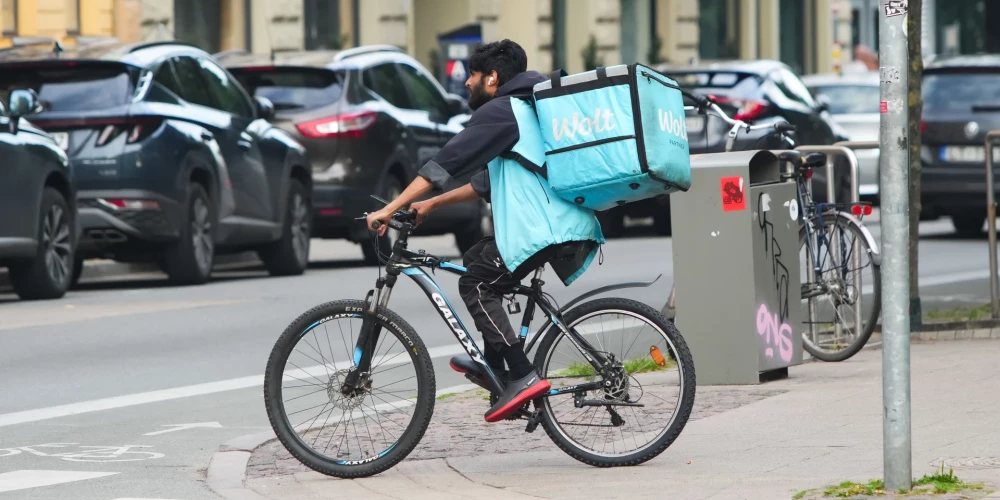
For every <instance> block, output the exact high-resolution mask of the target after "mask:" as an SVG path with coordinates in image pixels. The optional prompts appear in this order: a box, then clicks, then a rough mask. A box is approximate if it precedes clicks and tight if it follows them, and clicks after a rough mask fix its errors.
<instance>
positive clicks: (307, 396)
mask: <svg viewBox="0 0 1000 500" xmlns="http://www.w3.org/2000/svg"><path fill="white" fill-rule="evenodd" d="M364 307H365V304H364V302H363V301H360V300H342V301H337V302H329V303H326V304H322V305H319V306H317V307H315V308H313V309H311V310H309V311H308V312H306V313H304V314H302V315H301V316H299V317H298V318H297V319H296V320H295V321H294V322H292V324H291V325H289V327H288V328H287V329H285V331H284V333H282V334H281V337H280V338H278V341H277V343H276V344H275V345H274V348H273V350H272V351H271V356H270V358H269V359H268V361H267V370H266V372H265V374H264V403H265V405H266V409H267V416H268V419H270V421H271V427H272V428H273V429H274V432H275V434H276V435H277V436H278V439H279V440H280V441H281V444H283V445H284V446H285V449H287V450H288V452H289V453H291V454H292V456H294V457H295V458H297V459H298V460H299V461H300V462H302V463H303V464H305V465H306V466H307V467H309V468H311V469H313V470H315V471H317V472H320V473H322V474H326V475H330V476H336V477H341V478H353V477H363V476H370V475H373V474H378V473H379V472H382V471H384V470H386V469H388V468H390V467H392V466H393V465H395V464H396V463H398V462H399V461H400V460H402V459H404V458H406V456H407V455H408V454H409V453H410V452H411V451H413V448H414V447H415V446H416V445H417V443H418V442H419V441H420V438H422V437H423V435H424V431H426V430H427V425H428V424H429V423H430V420H431V414H432V413H433V412H434V369H433V366H432V365H431V358H430V355H428V353H427V349H425V348H424V343H423V341H421V340H420V337H418V336H417V334H416V333H415V332H414V330H413V327H411V326H410V325H409V324H408V323H407V322H406V321H405V320H403V318H400V317H399V316H398V315H397V314H396V313H394V312H392V311H389V310H386V309H379V310H378V311H377V312H376V314H375V316H374V318H372V319H371V320H373V321H375V322H376V324H377V326H378V327H380V330H381V331H380V334H379V337H378V341H377V344H376V348H375V351H374V353H373V355H372V362H371V369H370V370H369V373H368V374H362V390H360V391H358V393H350V394H347V395H345V394H344V393H343V392H342V391H341V386H342V384H343V382H344V379H345V377H346V375H347V373H348V372H350V371H351V369H352V368H354V359H355V353H354V347H355V345H356V342H357V336H358V334H359V333H360V332H361V326H362V323H363V321H364V319H363V317H362V314H361V312H362V311H363V310H364Z"/></svg>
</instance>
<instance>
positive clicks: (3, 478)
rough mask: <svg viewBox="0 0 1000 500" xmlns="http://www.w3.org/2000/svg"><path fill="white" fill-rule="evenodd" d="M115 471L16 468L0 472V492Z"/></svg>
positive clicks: (80, 479) (104, 474)
mask: <svg viewBox="0 0 1000 500" xmlns="http://www.w3.org/2000/svg"><path fill="white" fill-rule="evenodd" d="M115 474H118V473H117V472H84V471H68V470H16V471H12V472H4V473H3V474H0V493H2V492H5V491H17V490H26V489H28V488H38V487H40V486H52V485H55V484H62V483H71V482H73V481H83V480H85V479H96V478H99V477H105V476H113V475H115Z"/></svg>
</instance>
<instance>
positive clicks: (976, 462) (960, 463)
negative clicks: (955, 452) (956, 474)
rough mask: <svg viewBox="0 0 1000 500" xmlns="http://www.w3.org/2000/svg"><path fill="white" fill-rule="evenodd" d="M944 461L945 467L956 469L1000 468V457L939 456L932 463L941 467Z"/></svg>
mask: <svg viewBox="0 0 1000 500" xmlns="http://www.w3.org/2000/svg"><path fill="white" fill-rule="evenodd" d="M942 461H943V462H944V465H945V467H952V468H955V469H1000V457H956V458H939V459H937V460H935V461H933V462H931V465H933V466H935V467H940V466H941V462H942Z"/></svg>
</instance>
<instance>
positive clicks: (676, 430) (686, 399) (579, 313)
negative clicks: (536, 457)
mask: <svg viewBox="0 0 1000 500" xmlns="http://www.w3.org/2000/svg"><path fill="white" fill-rule="evenodd" d="M602 311H607V312H608V313H612V312H614V311H626V312H630V313H633V314H636V315H638V316H639V317H641V318H643V319H644V320H646V321H648V322H649V323H650V324H652V325H655V326H656V327H657V328H658V329H659V330H660V331H661V332H662V333H663V334H664V335H665V336H666V337H667V339H668V340H669V342H670V344H671V346H672V347H673V351H674V352H672V353H669V354H670V357H671V358H673V359H674V361H676V362H677V364H678V368H679V372H680V374H681V382H682V388H681V395H680V396H681V397H680V401H679V404H678V406H677V409H676V416H675V418H673V419H672V420H671V421H670V424H669V425H668V426H667V427H666V428H665V430H664V431H663V433H662V434H661V435H659V437H657V438H656V439H655V440H653V441H652V442H651V443H649V444H647V445H646V446H645V447H643V448H642V449H639V450H636V451H635V452H633V453H631V454H628V455H623V456H618V457H608V456H601V455H598V454H595V453H592V452H590V451H589V450H586V449H583V448H581V447H580V446H578V445H577V444H575V443H574V442H573V441H571V440H570V439H567V438H566V437H565V436H564V435H563V434H562V433H561V432H559V430H558V429H556V426H557V425H559V424H558V422H557V421H556V419H555V417H554V416H553V415H552V414H551V413H549V412H548V411H547V410H546V406H545V403H544V401H543V400H542V399H537V400H535V402H534V404H535V408H536V409H537V410H538V411H539V414H540V417H541V423H542V426H543V427H544V428H545V432H546V433H547V434H548V435H549V438H551V439H552V441H553V442H555V444H556V445H557V446H559V448H560V449H562V450H563V451H564V452H565V453H567V454H568V455H569V456H571V457H573V458H575V459H576V460H579V461H580V462H583V463H585V464H588V465H592V466H596V467H617V466H628V465H638V464H641V463H643V462H646V461H648V460H651V459H653V458H655V457H656V456H658V455H659V454H660V453H663V451H664V450H666V449H667V448H668V447H669V446H670V445H671V444H672V443H673V442H674V440H676V439H677V437H678V436H679V435H680V433H681V431H682V430H684V426H685V425H686V424H687V421H688V418H689V417H690V416H691V411H692V410H693V409H694V398H695V369H694V361H693V359H692V357H691V351H690V350H689V349H688V346H687V343H686V342H685V341H684V338H683V337H682V336H681V334H680V332H679V331H678V330H677V327H676V326H675V325H674V323H673V322H671V321H670V320H668V319H667V318H666V317H665V316H664V315H663V314H662V313H660V312H659V311H657V310H655V309H653V308H652V307H650V306H648V305H646V304H643V303H641V302H637V301H635V300H630V299H625V298H617V297H615V298H602V299H596V300H591V301H588V302H584V303H583V304H580V305H578V306H576V307H573V308H572V309H570V310H569V311H568V312H566V313H565V315H564V317H563V322H564V323H565V324H566V325H568V326H569V327H572V326H573V325H574V324H575V323H576V322H577V321H578V320H580V319H581V318H587V317H593V316H595V315H596V313H600V312H602ZM550 328H551V329H556V328H557V327H555V326H552V327H550ZM560 336H561V333H560V332H559V331H558V330H550V331H549V332H548V333H547V335H546V336H545V337H544V338H543V339H542V340H541V343H540V344H539V346H538V350H537V351H536V353H535V360H534V364H535V367H536V368H537V369H538V370H539V373H540V374H542V376H546V375H545V373H546V366H545V360H546V359H547V358H548V352H549V350H550V349H552V347H553V346H554V345H555V341H556V339H557V338H559V337H560Z"/></svg>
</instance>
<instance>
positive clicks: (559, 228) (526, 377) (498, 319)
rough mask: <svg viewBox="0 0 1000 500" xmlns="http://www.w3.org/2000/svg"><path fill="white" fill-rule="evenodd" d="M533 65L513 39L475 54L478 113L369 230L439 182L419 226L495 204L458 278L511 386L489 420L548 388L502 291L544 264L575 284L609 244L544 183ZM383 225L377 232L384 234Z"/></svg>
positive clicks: (456, 361)
mask: <svg viewBox="0 0 1000 500" xmlns="http://www.w3.org/2000/svg"><path fill="white" fill-rule="evenodd" d="M527 65H528V59H527V56H526V55H525V53H524V50H523V49H522V48H521V47H520V46H519V45H518V44H516V43H514V42H512V41H510V40H502V41H499V42H493V43H489V44H486V45H482V46H480V47H478V48H477V49H476V50H475V51H474V52H473V54H472V56H471V57H470V58H469V70H470V76H469V79H468V80H466V82H465V86H466V88H468V89H469V107H470V108H472V110H473V111H474V112H473V114H472V117H471V118H470V120H469V122H468V123H467V124H466V126H465V128H464V129H463V130H462V131H461V132H460V133H458V134H457V135H456V136H455V137H453V138H452V139H451V140H450V141H448V143H447V144H445V145H444V147H443V148H442V149H441V150H440V151H438V152H437V154H436V155H434V158H432V159H431V160H430V161H428V162H427V164H425V165H424V166H423V167H422V168H421V169H420V171H419V172H418V173H417V175H418V177H417V178H415V179H414V180H413V182H412V183H410V185H409V186H407V188H406V189H405V190H404V191H403V193H402V194H400V196H399V197H398V198H396V199H395V200H392V201H391V202H390V203H389V204H388V205H386V206H385V207H384V208H382V209H381V210H379V211H377V212H375V213H372V214H370V215H369V216H368V218H367V224H368V227H369V228H371V227H372V224H373V223H374V222H375V221H380V222H382V223H383V224H385V223H387V222H388V220H389V219H390V217H391V216H392V214H393V213H395V212H396V211H397V210H399V209H401V208H404V207H406V206H407V205H409V204H410V203H411V202H413V200H415V199H417V198H418V197H420V196H421V195H423V194H426V193H427V192H428V191H430V190H431V189H432V188H433V187H438V188H439V189H441V190H443V191H445V193H444V194H441V195H439V196H436V197H433V198H430V199H428V200H425V201H421V202H416V203H413V204H412V205H410V208H411V209H412V210H414V211H416V212H417V223H418V224H419V223H420V222H422V221H423V220H424V219H425V218H426V217H427V215H428V214H430V213H431V212H433V211H434V210H436V209H438V208H440V207H442V206H446V205H451V204H455V203H462V202H466V201H470V200H474V199H476V198H477V197H482V198H484V199H486V200H487V201H489V202H490V203H491V206H492V212H493V226H494V233H495V237H487V238H484V239H483V240H482V241H480V242H479V243H477V244H475V245H474V246H473V247H472V248H470V249H469V250H468V251H467V252H465V255H463V261H464V265H465V267H466V269H467V272H466V274H465V275H463V276H462V277H461V278H459V280H458V285H459V294H460V295H461V296H462V299H463V300H464V301H465V304H466V306H467V307H468V308H469V313H470V314H472V318H473V321H474V322H475V324H476V328H478V329H479V331H480V332H482V334H483V340H484V344H485V347H484V349H483V356H484V358H485V359H486V362H487V363H488V364H489V365H490V368H492V369H493V371H494V372H496V373H498V374H501V380H502V381H503V382H504V385H505V388H504V392H503V394H502V395H500V398H499V400H498V401H497V402H496V404H494V405H493V406H492V407H491V408H490V409H489V410H488V411H487V412H486V414H485V420H486V421H487V422H496V421H499V420H503V419H504V418H506V417H508V416H510V415H511V414H513V413H514V412H516V411H517V410H518V409H519V408H521V407H522V406H524V405H525V404H526V403H527V402H529V401H531V400H532V399H535V398H537V397H539V396H541V395H542V394H544V393H546V392H547V391H548V390H549V389H550V385H549V382H548V381H547V380H545V379H544V378H542V377H541V376H539V375H538V373H537V372H536V371H535V369H534V367H533V366H532V365H531V362H530V361H528V357H527V356H526V355H525V353H524V342H523V340H522V339H521V338H519V337H518V335H517V334H516V333H515V332H514V329H513V327H512V326H511V324H510V321H509V319H508V318H507V314H506V313H505V312H504V310H503V307H502V305H503V301H502V300H503V296H504V295H506V294H509V293H511V291H512V290H513V287H514V286H516V285H517V284H519V283H520V282H521V281H522V280H523V279H524V278H525V277H527V275H528V274H529V273H531V272H532V271H534V270H535V269H537V268H539V267H541V266H543V265H544V264H546V263H548V264H550V265H551V267H552V269H553V271H555V273H556V274H557V275H558V276H559V279H560V280H561V281H562V282H563V283H564V284H565V285H569V284H570V283H572V282H573V281H574V280H576V278H577V277H579V276H580V275H581V274H583V272H584V271H585V270H586V269H587V267H588V266H589V265H590V262H591V261H592V260H593V258H594V256H595V255H596V253H597V251H598V246H599V245H600V244H602V243H604V236H603V234H602V233H601V228H600V225H599V224H598V222H597V218H596V217H595V215H594V212H593V211H592V210H589V209H586V208H582V207H579V206H577V205H574V204H573V203H571V202H568V201H565V200H563V199H562V198H560V197H559V196H556V195H555V194H554V193H553V192H552V190H551V188H550V187H549V184H548V182H547V181H546V180H545V177H544V172H545V170H544V168H545V152H544V148H543V144H542V138H541V133H540V131H539V128H538V120H537V118H536V116H535V113H534V110H533V108H532V101H531V92H532V88H533V87H534V85H535V84H537V83H539V82H542V81H545V80H547V79H548V78H547V77H546V76H544V75H542V74H541V73H538V72H537V71H527ZM484 167H485V168H484ZM470 169H477V170H480V171H479V172H477V173H476V174H475V175H474V176H473V177H472V178H471V180H470V182H469V183H467V184H464V185H462V186H456V184H457V182H456V181H455V179H454V177H456V176H460V174H462V173H467V172H469V171H470ZM386 227H387V226H385V225H383V226H382V227H381V228H380V229H379V232H380V235H381V234H384V232H385V230H386ZM505 361H506V365H507V368H508V370H507V374H506V377H504V376H503V375H502V373H503V372H504V362H505ZM451 366H452V368H453V369H455V370H456V371H459V372H462V373H472V374H473V375H476V374H480V376H481V373H482V371H481V370H480V369H479V367H478V366H477V365H476V363H475V362H474V361H473V360H471V358H469V357H467V356H456V357H454V358H452V360H451ZM483 385H484V386H485V385H486V384H485V383H484V384H483Z"/></svg>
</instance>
